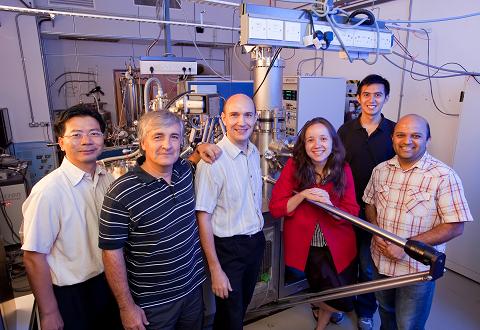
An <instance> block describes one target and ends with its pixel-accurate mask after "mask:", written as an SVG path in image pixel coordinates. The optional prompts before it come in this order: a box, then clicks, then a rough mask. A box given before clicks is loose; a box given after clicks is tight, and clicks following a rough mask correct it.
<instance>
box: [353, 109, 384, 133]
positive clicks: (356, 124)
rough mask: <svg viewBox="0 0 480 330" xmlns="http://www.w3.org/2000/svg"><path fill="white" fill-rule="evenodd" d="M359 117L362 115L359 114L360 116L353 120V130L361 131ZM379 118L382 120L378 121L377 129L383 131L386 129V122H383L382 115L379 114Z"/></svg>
mask: <svg viewBox="0 0 480 330" xmlns="http://www.w3.org/2000/svg"><path fill="white" fill-rule="evenodd" d="M361 116H362V114H360V116H358V118H357V119H356V120H355V123H354V128H355V129H363V126H362V123H361V122H360V117H361ZM380 116H381V117H382V118H381V119H380V123H379V124H378V127H377V129H378V130H382V131H385V130H386V129H387V128H388V127H387V121H386V120H385V116H384V115H383V113H381V114H380Z"/></svg>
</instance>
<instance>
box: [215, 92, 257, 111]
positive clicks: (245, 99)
mask: <svg viewBox="0 0 480 330" xmlns="http://www.w3.org/2000/svg"><path fill="white" fill-rule="evenodd" d="M237 107H241V108H246V109H249V110H252V109H253V111H255V104H254V103H253V100H252V99H251V98H250V97H249V96H247V95H245V94H235V95H232V96H230V97H229V98H228V99H227V101H226V102H225V105H224V106H223V111H224V112H229V111H231V110H232V108H237Z"/></svg>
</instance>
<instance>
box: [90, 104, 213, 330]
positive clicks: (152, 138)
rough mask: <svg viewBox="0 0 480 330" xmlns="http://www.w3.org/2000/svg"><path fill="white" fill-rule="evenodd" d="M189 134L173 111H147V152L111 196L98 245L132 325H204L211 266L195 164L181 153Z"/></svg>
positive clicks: (143, 134) (143, 132)
mask: <svg viewBox="0 0 480 330" xmlns="http://www.w3.org/2000/svg"><path fill="white" fill-rule="evenodd" d="M183 133H184V132H183V123H182V122H181V120H180V119H179V118H178V117H177V116H175V115H174V114H173V113H171V112H168V111H158V112H157V111H155V112H149V113H147V114H145V115H144V116H143V117H142V118H141V119H140V121H139V123H138V138H139V141H140V145H141V149H142V151H143V152H144V155H145V159H144V161H143V163H142V160H143V159H142V158H141V159H140V160H139V164H140V165H138V166H137V167H135V168H134V169H133V170H132V171H130V172H128V173H127V174H125V175H123V176H122V177H120V178H119V179H117V180H116V181H115V182H114V183H113V184H112V186H111V187H110V189H109V191H108V192H107V194H106V196H105V199H104V203H103V207H102V212H101V215H100V235H99V246H100V248H101V249H103V261H104V265H105V274H106V275H107V280H108V283H109V285H110V287H111V288H112V291H113V294H114V295H115V298H116V300H117V302H118V305H119V308H120V315H121V318H122V323H123V326H124V327H125V329H145V328H151V329H172V330H173V329H185V330H187V329H188V330H192V329H201V326H202V320H203V302H202V286H201V284H202V282H203V281H204V279H205V273H204V266H203V259H202V253H201V249H200V242H199V235H198V229H197V224H196V219H195V202H194V189H193V181H192V180H193V176H192V168H191V165H190V164H189V162H187V161H186V160H183V159H181V158H179V153H180V148H181V141H182V140H183ZM211 147H214V148H216V147H215V146H211ZM213 158H215V155H213Z"/></svg>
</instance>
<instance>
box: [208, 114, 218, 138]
mask: <svg viewBox="0 0 480 330" xmlns="http://www.w3.org/2000/svg"><path fill="white" fill-rule="evenodd" d="M216 122H217V118H216V117H213V118H212V124H211V125H210V127H209V128H208V134H207V141H206V142H208V143H210V142H211V141H212V134H213V131H214V129H215V124H216Z"/></svg>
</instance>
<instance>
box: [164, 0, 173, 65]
mask: <svg viewBox="0 0 480 330" xmlns="http://www.w3.org/2000/svg"><path fill="white" fill-rule="evenodd" d="M163 18H164V19H165V21H170V0H163ZM163 31H164V32H165V45H164V48H165V54H172V35H171V32H170V25H169V24H164V26H163ZM167 56H168V55H167Z"/></svg>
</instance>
